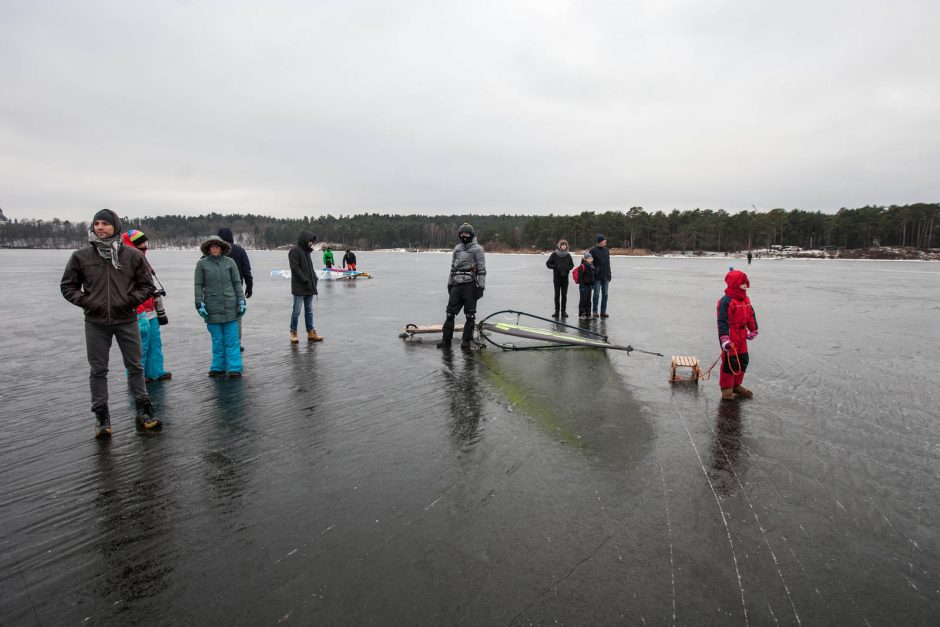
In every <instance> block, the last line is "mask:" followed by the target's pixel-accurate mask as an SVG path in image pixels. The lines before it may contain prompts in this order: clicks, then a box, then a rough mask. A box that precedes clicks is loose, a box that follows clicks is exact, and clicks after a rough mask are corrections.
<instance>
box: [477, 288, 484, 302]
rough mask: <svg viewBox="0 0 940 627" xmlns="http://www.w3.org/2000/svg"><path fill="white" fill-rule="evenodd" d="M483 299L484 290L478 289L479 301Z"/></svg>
mask: <svg viewBox="0 0 940 627" xmlns="http://www.w3.org/2000/svg"><path fill="white" fill-rule="evenodd" d="M481 298H483V288H482V287H478V288H477V300H480V299H481Z"/></svg>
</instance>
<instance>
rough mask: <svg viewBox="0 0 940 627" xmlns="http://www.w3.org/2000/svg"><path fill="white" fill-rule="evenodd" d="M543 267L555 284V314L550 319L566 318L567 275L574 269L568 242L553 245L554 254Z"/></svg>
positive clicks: (562, 241) (561, 240)
mask: <svg viewBox="0 0 940 627" xmlns="http://www.w3.org/2000/svg"><path fill="white" fill-rule="evenodd" d="M545 266H546V267H547V268H551V270H552V278H553V281H554V284H555V313H553V314H552V318H557V317H558V316H559V315H561V317H562V318H567V317H568V273H569V272H571V269H572V268H574V260H573V259H572V258H571V253H569V252H568V240H566V239H560V240H558V243H557V244H555V252H553V253H552V254H551V255H549V256H548V261H546V262H545ZM559 305H560V308H559Z"/></svg>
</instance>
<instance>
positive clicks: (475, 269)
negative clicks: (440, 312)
mask: <svg viewBox="0 0 940 627" xmlns="http://www.w3.org/2000/svg"><path fill="white" fill-rule="evenodd" d="M457 237H458V238H459V239H460V243H459V244H457V245H456V246H455V247H454V253H453V255H452V257H451V261H450V277H449V278H448V279H447V293H448V298H447V310H446V311H447V318H446V319H445V320H444V337H443V339H442V340H441V342H440V343H439V344H438V345H437V347H438V348H450V344H451V341H452V340H453V337H454V318H455V317H456V316H457V314H458V313H460V310H461V309H463V313H464V315H465V316H466V321H465V322H464V327H463V338H462V340H461V342H460V347H461V348H463V349H465V350H466V349H469V348H470V341H471V340H472V339H473V325H474V324H475V322H476V314H477V301H478V300H480V299H481V298H483V290H484V289H486V255H485V254H484V252H483V247H482V246H480V245H479V244H478V243H477V238H476V232H475V231H474V230H473V227H472V226H470V225H469V224H466V223H464V224H462V225H460V228H459V229H457Z"/></svg>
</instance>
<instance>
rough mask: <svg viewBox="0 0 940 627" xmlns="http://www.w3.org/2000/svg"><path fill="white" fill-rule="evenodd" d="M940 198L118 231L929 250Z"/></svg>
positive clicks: (207, 222) (59, 238) (39, 242)
mask: <svg viewBox="0 0 940 627" xmlns="http://www.w3.org/2000/svg"><path fill="white" fill-rule="evenodd" d="M938 217H940V204H936V203H919V204H913V205H903V206H894V205H893V206H890V207H881V206H866V207H860V208H858V209H840V210H839V211H837V212H836V213H834V214H827V213H821V212H818V211H817V212H810V211H803V210H800V209H793V210H790V211H787V210H784V209H772V210H770V211H766V212H760V211H742V212H740V213H734V214H731V213H728V212H726V211H724V210H721V209H719V210H711V209H695V210H689V211H679V210H674V211H672V212H670V213H665V212H662V211H656V212H653V213H650V212H647V211H645V210H643V208H642V207H632V208H630V209H629V210H626V211H606V212H602V213H596V212H590V211H589V212H583V213H580V214H577V215H547V216H525V215H472V216H468V215H437V216H425V215H388V214H377V213H368V214H361V215H350V216H339V217H334V216H332V215H327V216H321V217H305V218H300V219H284V218H272V217H268V216H263V215H255V214H242V215H236V214H228V215H226V214H221V213H210V214H208V215H201V216H197V217H187V216H178V215H163V216H155V217H143V218H123V220H124V228H125V229H128V228H138V229H141V230H143V231H144V232H145V233H146V234H147V236H148V237H149V238H150V239H151V240H152V241H153V244H154V245H155V246H159V247H194V246H197V245H198V244H199V243H200V242H202V241H203V240H204V239H205V238H206V237H207V236H208V235H212V234H214V233H215V232H216V231H217V230H218V229H219V227H221V226H228V227H230V228H231V229H232V230H233V231H234V232H235V233H236V237H237V240H238V241H239V242H240V243H242V244H243V245H245V246H247V247H249V248H254V249H275V248H280V247H284V246H287V245H290V244H293V243H294V242H295V241H296V239H297V235H298V234H299V232H300V231H301V230H308V231H311V232H313V233H314V234H316V235H317V238H318V240H319V241H321V242H331V243H334V244H336V245H339V246H349V247H351V248H353V249H356V250H373V249H377V248H407V249H417V248H449V247H451V246H453V244H454V241H455V239H456V231H457V228H458V226H459V225H460V224H461V223H463V222H465V221H469V222H470V223H471V224H473V226H474V227H475V228H476V231H477V234H478V237H479V240H480V242H481V243H483V244H484V245H485V246H487V247H488V249H490V250H532V249H534V250H550V249H552V248H553V247H554V245H555V242H556V241H557V240H558V238H561V237H564V238H565V239H567V240H568V241H569V242H571V246H572V248H573V249H583V248H586V247H589V246H592V245H593V244H594V238H595V236H596V234H597V233H603V234H605V235H606V236H607V239H608V242H609V245H610V246H611V247H612V248H624V249H643V250H647V251H650V252H654V253H657V252H668V251H678V250H681V251H697V250H702V251H705V250H707V251H718V252H735V251H742V250H750V249H757V248H766V247H768V246H769V245H774V244H778V245H784V246H799V247H801V248H804V249H811V248H823V247H834V248H868V247H873V246H906V247H913V248H920V249H928V248H935V247H938V235H937V233H936V230H935V228H934V227H935V225H936V224H937V222H938V221H940V220H938ZM87 229H88V224H87V223H85V222H69V221H67V220H65V221H62V220H58V219H55V220H51V221H43V220H12V221H7V222H0V247H4V248H76V247H79V246H81V245H83V244H84V242H85V241H86V239H87V236H86V233H87Z"/></svg>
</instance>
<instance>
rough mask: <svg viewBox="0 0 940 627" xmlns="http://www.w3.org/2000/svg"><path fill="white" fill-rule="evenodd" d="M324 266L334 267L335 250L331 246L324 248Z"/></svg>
mask: <svg viewBox="0 0 940 627" xmlns="http://www.w3.org/2000/svg"><path fill="white" fill-rule="evenodd" d="M323 267H325V268H332V267H333V251H332V250H330V247H329V246H327V247H326V248H324V249H323Z"/></svg>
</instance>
